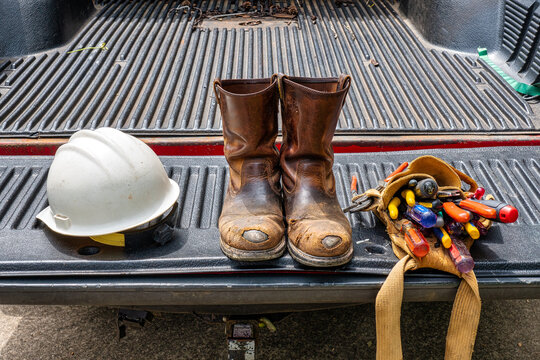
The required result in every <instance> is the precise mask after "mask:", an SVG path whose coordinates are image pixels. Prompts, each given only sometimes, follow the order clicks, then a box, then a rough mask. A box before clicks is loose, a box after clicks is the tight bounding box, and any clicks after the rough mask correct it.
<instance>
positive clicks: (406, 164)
mask: <svg viewBox="0 0 540 360" xmlns="http://www.w3.org/2000/svg"><path fill="white" fill-rule="evenodd" d="M407 166H409V163H408V162H406V161H405V162H404V163H403V164H401V165H399V166H398V168H397V169H396V170H394V172H392V173H391V174H390V175H388V176H387V177H386V179H384V181H385V182H388V181H389V180H390V178H391V177H392V176H394V175H396V174H399V173H400V172H402V171H403V170H405V168H406V167H407Z"/></svg>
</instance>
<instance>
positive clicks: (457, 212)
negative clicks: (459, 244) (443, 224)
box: [443, 202, 471, 223]
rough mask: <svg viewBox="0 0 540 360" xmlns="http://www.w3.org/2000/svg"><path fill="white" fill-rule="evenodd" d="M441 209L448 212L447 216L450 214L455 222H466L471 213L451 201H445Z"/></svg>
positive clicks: (469, 218)
mask: <svg viewBox="0 0 540 360" xmlns="http://www.w3.org/2000/svg"><path fill="white" fill-rule="evenodd" d="M443 209H444V211H445V212H446V213H447V214H448V216H450V217H451V218H452V219H454V220H456V221H457V222H460V223H466V222H468V221H469V220H471V213H470V212H468V211H465V210H463V209H461V208H459V207H458V206H456V204H454V203H453V202H445V203H444V204H443Z"/></svg>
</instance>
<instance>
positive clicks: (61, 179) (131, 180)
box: [37, 128, 180, 236]
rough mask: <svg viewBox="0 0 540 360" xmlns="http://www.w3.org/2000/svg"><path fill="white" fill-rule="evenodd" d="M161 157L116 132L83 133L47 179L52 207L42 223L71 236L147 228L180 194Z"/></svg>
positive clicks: (59, 153)
mask: <svg viewBox="0 0 540 360" xmlns="http://www.w3.org/2000/svg"><path fill="white" fill-rule="evenodd" d="M179 192H180V190H179V187H178V184H177V183H176V182H175V181H173V180H171V179H169V178H168V177H167V173H166V172H165V169H164V168H163V164H162V163H161V161H160V160H159V158H158V157H157V155H156V154H155V153H154V152H153V151H152V149H150V147H148V145H146V144H145V143H143V142H142V141H141V140H139V139H137V138H135V137H133V136H131V135H128V134H124V133H123V132H121V131H118V130H115V129H112V128H100V129H97V130H95V131H90V130H81V131H78V132H77V133H75V134H73V136H71V138H70V139H69V142H68V143H67V144H64V145H62V146H60V148H59V149H58V151H57V152H56V155H55V157H54V160H53V162H52V165H51V168H50V170H49V174H48V177H47V196H48V198H49V205H50V206H49V207H47V208H46V209H44V210H43V211H41V212H40V213H39V214H38V215H37V218H38V219H40V220H41V221H43V222H44V223H45V224H46V225H47V226H48V227H49V228H50V229H51V230H53V231H55V232H57V233H60V234H64V235H70V236H97V235H105V234H110V233H115V232H120V231H124V230H127V229H131V228H133V227H136V226H139V225H142V224H144V223H147V222H149V221H151V220H152V219H155V218H157V217H158V216H160V215H162V214H163V213H165V212H166V211H167V210H168V209H169V208H171V206H173V205H174V203H175V202H176V200H177V199H178V195H179Z"/></svg>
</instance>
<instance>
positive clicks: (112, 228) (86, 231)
mask: <svg viewBox="0 0 540 360" xmlns="http://www.w3.org/2000/svg"><path fill="white" fill-rule="evenodd" d="M169 185H170V186H169V189H168V191H167V195H166V196H165V199H163V201H162V203H161V205H160V206H159V208H158V209H156V210H155V211H154V212H153V213H152V214H149V215H147V216H146V217H144V218H142V219H139V220H135V221H131V222H123V223H115V224H108V225H104V226H99V227H96V226H81V225H80V224H73V225H72V226H70V228H69V229H67V230H66V229H62V228H59V227H58V226H57V225H56V221H55V219H54V215H55V214H54V213H53V211H52V210H51V207H50V206H47V207H46V208H45V209H43V210H42V211H41V212H40V213H39V214H38V215H37V216H36V218H38V219H39V220H41V221H43V222H44V223H45V225H47V227H48V228H49V229H51V230H52V231H54V232H56V233H59V234H62V235H68V236H99V235H107V234H111V233H116V232H121V231H126V230H128V229H131V228H134V227H137V226H140V225H143V224H145V223H147V222H149V221H151V220H153V219H155V218H157V217H158V216H160V215H162V214H164V213H165V212H166V211H167V210H169V209H170V208H171V207H172V206H173V205H174V203H175V202H176V201H177V200H178V196H179V195H180V187H179V186H178V184H177V183H176V182H175V181H174V180H172V179H169Z"/></svg>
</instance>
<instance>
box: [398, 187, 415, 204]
mask: <svg viewBox="0 0 540 360" xmlns="http://www.w3.org/2000/svg"><path fill="white" fill-rule="evenodd" d="M401 197H403V198H404V199H405V202H406V203H407V205H409V206H414V204H416V197H415V196H414V192H413V191H412V190H410V189H405V190H403V191H402V192H401Z"/></svg>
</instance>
